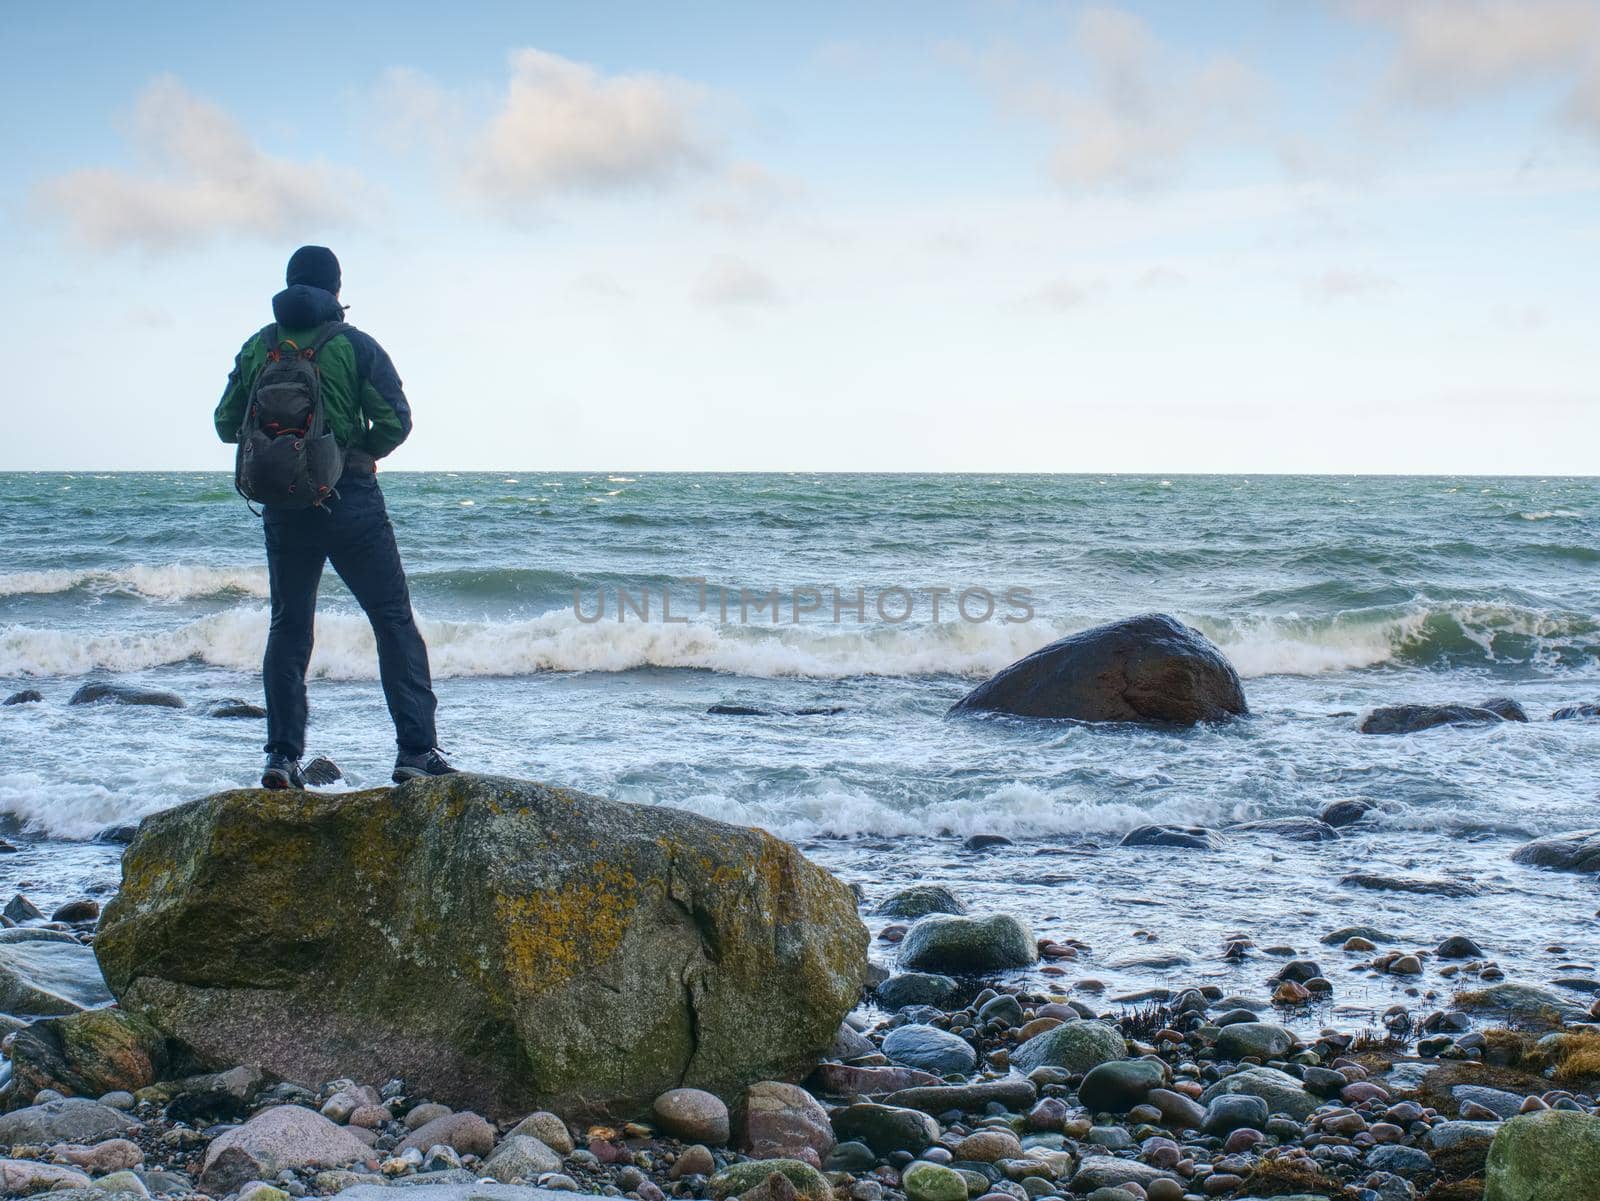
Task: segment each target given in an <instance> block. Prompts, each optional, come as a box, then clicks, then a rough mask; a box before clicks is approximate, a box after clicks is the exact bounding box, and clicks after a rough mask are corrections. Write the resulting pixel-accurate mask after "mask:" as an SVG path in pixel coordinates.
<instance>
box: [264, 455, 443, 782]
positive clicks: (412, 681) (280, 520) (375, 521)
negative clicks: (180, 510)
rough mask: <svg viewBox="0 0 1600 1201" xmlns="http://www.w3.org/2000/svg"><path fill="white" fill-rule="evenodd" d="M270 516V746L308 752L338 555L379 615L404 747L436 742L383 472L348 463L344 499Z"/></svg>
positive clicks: (433, 704)
mask: <svg viewBox="0 0 1600 1201" xmlns="http://www.w3.org/2000/svg"><path fill="white" fill-rule="evenodd" d="M263 525H264V526H265V527H266V536H267V574H268V576H269V577H270V579H271V582H272V627H271V629H270V631H269V632H268V634H267V655H266V660H265V662H264V663H263V664H262V667H261V677H262V685H263V687H264V688H265V690H266V694H267V746H266V749H267V751H268V753H269V754H270V753H273V752H276V753H278V754H282V755H288V756H289V757H290V758H293V759H298V758H299V757H300V756H301V755H302V754H304V753H305V743H306V667H307V665H308V664H309V663H310V662H311V642H312V627H313V624H314V623H315V621H316V613H317V586H318V584H319V583H320V582H321V580H322V565H323V564H324V563H332V564H333V569H334V571H336V572H338V573H339V578H340V579H341V580H343V581H344V583H345V587H347V588H349V589H350V591H351V593H352V594H353V595H354V596H355V598H356V600H357V601H358V602H359V603H360V605H361V607H362V609H364V610H365V611H366V614H367V620H368V621H370V622H371V623H372V632H373V634H375V635H376V636H377V640H378V672H379V675H380V676H381V677H382V679H383V695H384V699H385V700H386V701H388V703H389V716H390V718H392V719H393V721H394V730H395V737H396V741H397V742H398V743H399V744H400V749H401V750H403V751H425V750H428V749H429V748H431V747H434V746H436V745H438V737H437V735H436V734H435V732H434V725H433V715H434V710H435V709H436V708H437V706H438V702H437V701H436V700H435V699H434V695H433V681H432V679H431V678H430V676H429V673H428V648H427V646H426V645H425V644H424V643H423V641H422V633H421V631H419V630H418V629H417V623H416V619H415V618H414V617H413V616H412V613H411V592H410V590H409V589H408V588H407V587H406V572H405V568H404V567H402V566H401V564H400V550H399V548H398V547H397V546H396V545H395V541H394V526H392V525H391V524H389V512H388V510H387V509H386V508H385V507H384V503H383V493H382V491H380V490H379V488H378V481H377V478H376V477H375V476H373V475H367V474H355V473H352V472H346V474H345V477H344V479H343V480H341V481H340V482H339V496H338V497H337V499H335V500H332V501H330V502H328V503H327V504H326V505H323V506H321V507H319V508H314V509H278V508H272V507H268V508H267V510H266V513H265V515H264V517H263Z"/></svg>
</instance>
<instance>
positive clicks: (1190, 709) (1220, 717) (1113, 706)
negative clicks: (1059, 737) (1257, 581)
mask: <svg viewBox="0 0 1600 1201" xmlns="http://www.w3.org/2000/svg"><path fill="white" fill-rule="evenodd" d="M950 712H951V713H975V712H994V713H1011V714H1016V715H1017V716H1020V717H1055V718H1071V719H1073V720H1076V721H1128V722H1147V723H1167V724H1173V725H1184V726H1192V725H1195V724H1196V723H1198V722H1214V721H1226V720H1227V719H1229V718H1232V717H1239V716H1243V715H1244V714H1246V713H1248V712H1249V708H1248V706H1246V704H1245V699H1244V688H1243V686H1242V685H1241V684H1240V683H1239V673H1238V672H1236V671H1234V669H1233V665H1232V664H1231V663H1229V662H1228V660H1227V659H1226V658H1225V657H1224V656H1223V654H1222V652H1221V651H1220V650H1218V649H1217V647H1216V646H1215V644H1213V643H1212V642H1211V641H1210V639H1208V638H1207V637H1206V636H1205V635H1204V634H1202V633H1200V631H1198V630H1194V629H1191V628H1189V627H1188V626H1186V625H1184V624H1183V623H1182V622H1181V621H1178V620H1177V619H1176V618H1173V617H1168V616H1167V615H1166V614H1165V613H1147V614H1145V615H1144V616H1142V617H1130V618H1128V619H1127V620H1125V621H1116V622H1112V623H1110V624H1109V625H1103V626H1096V627H1095V628H1094V629H1092V630H1084V631H1083V632H1082V633H1079V634H1072V635H1070V636H1068V637H1066V638H1062V639H1059V640H1058V641H1056V642H1052V643H1051V644H1050V645H1049V646H1046V647H1043V648H1042V649H1040V650H1037V651H1034V652H1033V654H1031V655H1029V656H1027V657H1026V658H1023V659H1019V660H1017V661H1016V662H1015V663H1013V664H1011V666H1009V667H1006V668H1002V669H1001V670H1000V671H999V672H998V673H997V674H996V675H994V676H991V677H990V678H989V679H987V680H985V681H984V682H983V683H982V684H979V685H978V686H977V687H976V688H974V689H973V690H972V691H971V692H969V693H967V695H966V696H964V697H962V698H961V699H960V700H959V701H957V702H956V704H955V706H954V707H953V708H952V709H951V710H950Z"/></svg>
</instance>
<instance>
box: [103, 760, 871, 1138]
mask: <svg viewBox="0 0 1600 1201" xmlns="http://www.w3.org/2000/svg"><path fill="white" fill-rule="evenodd" d="M866 944H867V934H866V930H865V928H864V927H863V926H862V925H861V922H860V919H859V918H858V917H857V916H856V906H855V899H854V897H853V896H852V895H851V893H850V890H849V889H848V888H846V887H845V885H844V884H842V883H841V882H840V881H838V880H837V879H835V878H834V877H833V876H831V875H830V874H829V873H827V872H826V871H824V870H823V869H821V868H819V867H817V866H816V865H814V864H812V863H811V862H809V861H808V860H807V859H806V858H805V857H804V856H802V855H801V854H800V853H799V852H798V851H797V850H795V848H794V847H792V846H790V845H789V844H787V843H784V842H781V841H779V840H778V839H776V838H773V837H772V836H770V835H768V834H765V833H763V832H761V831H758V830H751V829H745V828H742V827H737V826H730V825H725V824H723V823H721V822H716V821H712V820H710V819H708V818H703V817H698V816H696V815H693V814H688V813H683V812H679V811H676V810H671V809H664V808H656V807H653V806H638V805H625V804H619V803H616V802H612V801H606V800H602V799H600V798H598V797H593V796H588V795H586V794H583V793H579V792H572V791H567V790H564V789H558V788H549V787H546V786H544V785H539V784H532V783H527V782H524V781H518V780H511V779H501V778H495V777H488V776H474V775H465V774H463V775H456V776H449V777H442V778H437V779H427V780H418V781H414V782H412V783H409V784H406V785H403V786H401V787H398V788H392V789H391V788H380V789H372V790H369V791H365V792H350V793H344V794H336V795H315V794H312V793H306V792H265V791H258V790H245V791H238V792H226V793H220V794H218V795H216V796H212V797H208V798H206V799H204V800H199V801H193V802H191V803H189V804H186V805H181V806H179V807H177V808H175V809H170V810H168V811H166V812H164V813H161V814H157V815H155V816H153V817H150V818H147V819H146V820H145V821H144V823H143V824H142V825H141V826H140V829H139V834H138V837H137V838H136V839H135V840H134V842H133V845H132V846H130V847H129V849H128V852H127V854H126V856H125V857H124V859H123V882H122V890H121V892H120V893H119V894H118V895H117V898H116V899H115V901H113V902H112V903H111V905H110V906H108V907H107V909H106V912H105V915H104V917H103V918H102V921H101V926H100V931H99V934H98V936H97V938H96V940H95V950H96V951H97V952H98V954H99V957H100V962H101V965H102V967H103V968H104V971H105V976H106V980H107V981H108V982H109V983H110V985H111V988H112V991H113V992H114V993H116V995H117V998H118V1000H120V1001H121V1003H122V1005H123V1007H124V1008H125V1009H127V1010H129V1011H130V1012H133V1013H136V1014H138V1015H140V1016H143V1017H145V1018H147V1019H149V1020H150V1021H151V1022H152V1023H153V1024H154V1025H155V1026H156V1027H158V1028H159V1029H160V1030H161V1031H162V1032H163V1033H164V1034H166V1035H168V1036H170V1037H173V1038H176V1039H179V1040H181V1041H182V1042H183V1043H185V1044H187V1045H188V1046H189V1047H190V1048H192V1049H193V1050H194V1052H195V1053H196V1054H197V1055H199V1056H201V1057H202V1058H204V1059H208V1060H212V1061H216V1062H225V1063H246V1064H253V1065H255V1066H258V1067H261V1068H263V1069H265V1070H267V1071H269V1072H273V1073H276V1074H278V1075H280V1076H283V1077H285V1078H288V1079H293V1080H311V1081H320V1080H329V1079H333V1078H336V1077H341V1076H348V1077H351V1078H353V1079H357V1080H383V1079H387V1078H389V1077H391V1076H402V1077H404V1079H405V1080H406V1081H407V1082H408V1083H409V1084H410V1085H412V1086H413V1087H414V1088H416V1089H417V1090H418V1091H419V1092H421V1093H423V1094H425V1095H427V1096H429V1097H432V1098H434V1099H436V1100H439V1101H444V1102H447V1103H449V1104H452V1105H455V1106H457V1107H470V1108H473V1109H477V1110H479V1111H482V1112H488V1113H491V1114H495V1115H509V1114H518V1113H525V1112H527V1111H528V1110H530V1109H535V1108H546V1109H553V1110H556V1111H557V1112H560V1113H562V1114H564V1115H570V1116H573V1117H581V1116H585V1115H595V1114H599V1113H609V1114H617V1115H620V1114H625V1113H629V1112H633V1113H639V1114H643V1113H645V1112H647V1111H648V1109H649V1106H650V1103H651V1101H652V1100H653V1099H654V1098H655V1097H656V1096H657V1095H659V1094H660V1093H662V1092H665V1091H666V1090H668V1089H671V1088H677V1087H681V1086H690V1087H695V1088H703V1089H706V1090H708V1091H710V1092H714V1093H718V1094H719V1095H738V1094H740V1093H742V1092H743V1090H744V1088H745V1087H747V1086H748V1085H750V1084H752V1083H754V1082H756V1081H759V1080H769V1079H777V1078H784V1077H788V1078H799V1077H801V1076H803V1075H804V1074H805V1073H806V1072H807V1071H809V1070H810V1069H811V1067H812V1066H813V1064H814V1063H815V1062H816V1059H817V1058H818V1056H819V1054H820V1053H821V1052H822V1051H824V1050H825V1049H826V1048H827V1047H828V1046H829V1044H830V1043H831V1042H832V1040H833V1037H834V1034H835V1032H836V1031H837V1029H838V1027H839V1022H840V1020H841V1019H842V1018H843V1016H844V1014H845V1013H846V1011H848V1010H849V1009H850V1007H851V1006H852V1005H853V1004H854V1003H855V1002H856V999H857V997H858V996H859V993H860V990H861V986H862V981H863V978H864V976H865V973H866Z"/></svg>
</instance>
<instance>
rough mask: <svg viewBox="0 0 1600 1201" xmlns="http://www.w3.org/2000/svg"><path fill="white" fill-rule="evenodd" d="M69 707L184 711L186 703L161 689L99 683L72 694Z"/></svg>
mask: <svg viewBox="0 0 1600 1201" xmlns="http://www.w3.org/2000/svg"><path fill="white" fill-rule="evenodd" d="M67 704H69V705H154V706H156V707H158V708H162V709H183V708H186V707H187V706H186V702H185V701H184V699H183V698H182V697H181V696H179V695H178V694H177V693H176V692H163V691H162V690H161V689H159V688H135V687H133V686H132V685H131V684H108V683H104V682H98V683H94V684H85V685H84V686H83V687H82V688H80V689H78V691H76V692H74V693H73V694H72V699H71V700H69V701H68V702H67Z"/></svg>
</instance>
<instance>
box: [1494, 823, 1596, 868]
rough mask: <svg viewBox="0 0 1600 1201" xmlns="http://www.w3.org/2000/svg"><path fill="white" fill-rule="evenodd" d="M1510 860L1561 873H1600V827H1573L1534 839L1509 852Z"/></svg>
mask: <svg viewBox="0 0 1600 1201" xmlns="http://www.w3.org/2000/svg"><path fill="white" fill-rule="evenodd" d="M1511 859H1512V861H1513V862H1514V863H1525V864H1527V865H1528V866H1529V867H1549V868H1554V869H1555V870H1557V871H1563V872H1600V830H1574V831H1573V832H1572V833H1571V834H1557V835H1555V836H1554V837H1552V838H1539V839H1535V840H1534V841H1533V842H1530V843H1525V844H1523V845H1522V846H1520V847H1518V848H1517V849H1516V850H1515V851H1513V852H1511Z"/></svg>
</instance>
